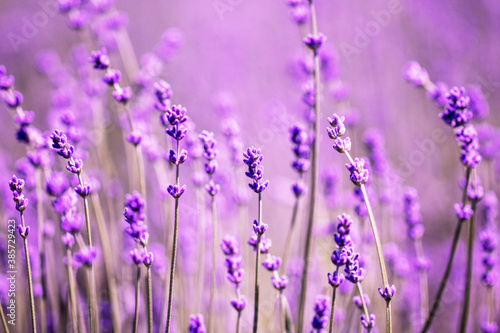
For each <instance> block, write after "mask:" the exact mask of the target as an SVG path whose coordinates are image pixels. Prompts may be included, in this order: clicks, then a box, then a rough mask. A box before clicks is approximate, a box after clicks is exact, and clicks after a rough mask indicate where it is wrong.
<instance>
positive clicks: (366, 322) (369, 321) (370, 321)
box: [361, 313, 375, 329]
mask: <svg viewBox="0 0 500 333" xmlns="http://www.w3.org/2000/svg"><path fill="white" fill-rule="evenodd" d="M361 325H363V327H364V328H366V329H370V328H373V327H374V326H375V315H374V314H373V313H372V314H371V315H370V317H369V318H366V316H365V315H361Z"/></svg>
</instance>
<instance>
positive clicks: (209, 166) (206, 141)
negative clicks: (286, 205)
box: [199, 131, 220, 332]
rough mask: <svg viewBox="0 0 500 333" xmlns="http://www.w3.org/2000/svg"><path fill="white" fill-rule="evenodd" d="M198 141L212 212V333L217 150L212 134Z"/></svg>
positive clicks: (210, 322) (217, 186) (202, 134)
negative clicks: (201, 149) (200, 143)
mask: <svg viewBox="0 0 500 333" xmlns="http://www.w3.org/2000/svg"><path fill="white" fill-rule="evenodd" d="M199 137H200V141H201V142H202V143H203V157H204V158H205V159H206V163H205V172H206V174H207V175H208V184H207V185H205V190H206V191H207V193H208V194H209V195H210V198H211V201H210V208H211V211H212V228H213V229H212V282H211V285H210V303H209V308H208V330H209V332H212V331H213V322H214V321H213V311H214V300H215V265H216V260H215V259H216V251H217V250H216V249H217V243H216V242H217V210H216V206H215V195H216V194H217V193H218V192H219V190H220V185H219V184H215V182H214V178H213V177H214V173H215V171H216V170H217V167H218V164H217V161H216V160H215V158H216V157H217V154H218V150H217V149H215V144H216V143H217V141H216V140H215V139H214V133H213V132H207V131H202V132H201V134H200V136H199Z"/></svg>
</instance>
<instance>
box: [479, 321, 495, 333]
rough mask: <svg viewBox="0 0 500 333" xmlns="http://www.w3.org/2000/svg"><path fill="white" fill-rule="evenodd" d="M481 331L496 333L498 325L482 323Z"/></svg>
mask: <svg viewBox="0 0 500 333" xmlns="http://www.w3.org/2000/svg"><path fill="white" fill-rule="evenodd" d="M481 331H482V332H483V333H497V332H498V324H497V323H495V322H492V323H487V322H486V323H483V324H481Z"/></svg>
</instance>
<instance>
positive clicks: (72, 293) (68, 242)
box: [61, 233, 78, 332]
mask: <svg viewBox="0 0 500 333" xmlns="http://www.w3.org/2000/svg"><path fill="white" fill-rule="evenodd" d="M61 240H62V242H63V244H64V245H65V246H66V259H67V263H66V267H67V271H68V284H69V288H68V289H69V298H70V308H71V323H72V326H73V332H78V315H77V310H76V302H77V301H76V289H75V276H74V272H73V254H72V252H71V247H72V246H73V244H74V243H75V237H74V236H73V235H72V234H71V233H65V234H63V235H62V236H61Z"/></svg>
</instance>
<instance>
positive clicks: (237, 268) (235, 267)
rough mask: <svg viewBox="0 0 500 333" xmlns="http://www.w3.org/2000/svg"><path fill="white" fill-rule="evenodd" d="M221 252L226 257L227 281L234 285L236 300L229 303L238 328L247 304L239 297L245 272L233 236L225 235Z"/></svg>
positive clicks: (244, 299)
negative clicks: (234, 313)
mask: <svg viewBox="0 0 500 333" xmlns="http://www.w3.org/2000/svg"><path fill="white" fill-rule="evenodd" d="M220 246H221V249H222V252H223V253H224V255H225V256H226V268H227V279H228V280H229V282H231V283H233V284H234V285H235V290H236V298H235V299H233V300H232V301H231V306H232V307H233V308H234V309H235V310H236V311H237V312H238V323H237V327H239V321H240V315H241V311H243V309H244V308H245V306H246V304H247V299H246V297H245V296H244V295H241V291H240V283H241V282H242V280H243V277H244V275H245V270H244V269H243V268H242V264H243V257H242V256H240V255H239V252H240V250H239V247H240V245H239V243H238V241H237V240H236V238H235V237H234V236H231V235H225V236H224V237H223V238H222V241H221V243H220Z"/></svg>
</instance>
